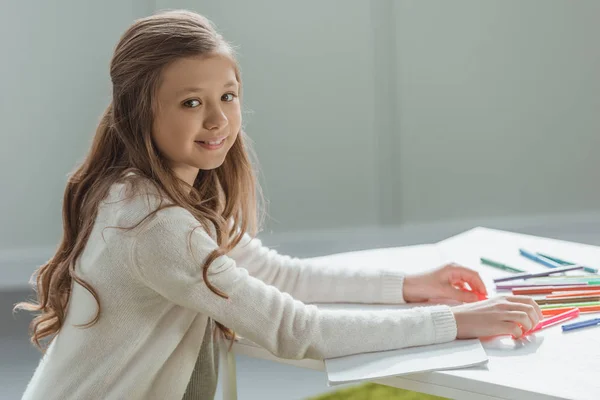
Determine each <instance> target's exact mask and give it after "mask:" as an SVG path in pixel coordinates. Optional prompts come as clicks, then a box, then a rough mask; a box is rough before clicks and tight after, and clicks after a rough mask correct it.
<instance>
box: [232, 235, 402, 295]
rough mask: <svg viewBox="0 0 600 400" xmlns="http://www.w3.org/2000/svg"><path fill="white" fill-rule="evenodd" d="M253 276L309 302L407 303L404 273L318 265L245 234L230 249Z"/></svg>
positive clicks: (391, 270)
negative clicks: (269, 246) (278, 251)
mask: <svg viewBox="0 0 600 400" xmlns="http://www.w3.org/2000/svg"><path fill="white" fill-rule="evenodd" d="M229 256H230V257H231V258H233V259H234V260H235V261H236V263H237V264H238V266H240V267H243V268H245V269H247V270H248V272H249V273H250V275H251V276H253V277H255V278H258V279H260V280H262V281H263V282H265V283H267V284H268V285H273V286H275V287H276V288H278V289H279V290H281V291H282V292H286V293H289V294H290V295H291V296H292V297H293V298H295V299H298V300H301V301H304V302H307V303H338V302H343V303H383V304H398V303H404V302H405V301H404V297H403V295H402V290H403V285H404V274H403V273H402V272H400V271H398V270H394V269H390V268H388V269H386V268H382V267H379V266H376V265H371V266H368V267H366V268H349V267H346V268H344V267H339V266H331V267H328V266H325V265H317V264H315V263H314V262H312V261H311V260H303V259H299V258H292V257H289V256H286V255H282V254H278V253H277V251H275V250H273V249H269V248H267V247H265V246H264V245H263V244H262V242H261V241H260V240H259V239H256V238H251V237H250V236H249V235H248V234H245V235H244V237H243V239H242V241H241V242H240V243H239V244H238V245H237V246H236V247H235V248H234V249H233V250H232V251H231V252H230V253H229Z"/></svg>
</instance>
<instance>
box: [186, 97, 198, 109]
mask: <svg viewBox="0 0 600 400" xmlns="http://www.w3.org/2000/svg"><path fill="white" fill-rule="evenodd" d="M199 105H200V102H199V101H198V100H196V99H191V100H186V101H184V102H183V106H184V107H188V108H196V107H198V106H199Z"/></svg>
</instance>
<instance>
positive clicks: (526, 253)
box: [519, 249, 563, 268]
mask: <svg viewBox="0 0 600 400" xmlns="http://www.w3.org/2000/svg"><path fill="white" fill-rule="evenodd" d="M519 253H521V255H522V256H523V257H527V258H529V259H530V260H532V261H535V262H536V263H538V264H542V265H545V266H546V267H548V268H559V267H562V266H563V265H562V264H559V263H557V262H554V261H552V260H549V259H547V258H546V257H542V256H539V255H537V254H534V253H531V252H529V251H527V250H523V249H519Z"/></svg>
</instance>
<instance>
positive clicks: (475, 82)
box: [0, 0, 600, 258]
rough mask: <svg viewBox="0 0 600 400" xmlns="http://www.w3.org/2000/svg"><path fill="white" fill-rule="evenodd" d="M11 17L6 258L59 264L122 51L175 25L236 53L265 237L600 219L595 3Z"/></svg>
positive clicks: (1, 170)
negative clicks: (75, 188) (454, 223)
mask: <svg viewBox="0 0 600 400" xmlns="http://www.w3.org/2000/svg"><path fill="white" fill-rule="evenodd" d="M2 7H3V9H2V12H1V13H0V33H1V35H0V46H1V48H2V49H3V55H4V57H3V60H4V62H3V63H2V65H1V67H0V68H2V73H1V74H0V90H1V93H2V97H1V99H2V100H1V101H2V103H1V107H0V120H1V121H2V122H3V129H2V131H1V133H0V135H1V138H2V146H1V147H0V149H1V152H2V154H1V155H2V157H0V180H1V185H2V186H1V187H2V196H0V209H1V210H3V211H2V212H1V213H0V227H1V228H0V250H7V249H15V248H29V247H42V248H43V247H45V246H50V248H51V247H53V246H55V245H56V242H57V241H58V239H59V237H60V229H61V228H60V224H61V216H60V205H61V196H62V191H63V189H64V184H65V181H66V175H67V173H68V172H69V171H71V170H72V169H73V167H74V165H75V163H76V162H78V161H79V160H81V158H82V157H83V156H84V154H85V151H86V150H87V148H88V145H89V143H90V140H91V136H92V134H93V131H94V128H95V126H96V123H97V121H98V118H99V115H100V113H101V112H102V110H103V109H104V107H105V105H106V103H107V101H108V97H109V93H110V88H109V80H108V62H109V59H110V55H111V52H112V49H113V47H114V45H115V44H116V42H117V40H118V37H119V35H120V34H121V33H122V31H123V30H124V29H125V27H126V26H127V25H129V24H130V23H131V22H132V21H133V19H134V18H136V17H139V16H142V15H147V14H148V13H150V12H151V10H153V9H164V8H179V7H185V8H190V9H195V10H197V11H199V12H201V13H204V14H205V15H207V16H208V17H209V18H211V19H212V20H213V21H214V22H215V23H216V24H217V26H218V28H219V29H220V30H221V31H222V32H223V34H224V35H225V37H226V38H228V39H229V40H231V41H232V42H234V44H236V45H238V46H239V52H240V61H241V65H242V70H243V71H242V72H243V78H244V84H245V99H244V100H245V103H244V105H245V108H246V115H245V118H246V129H247V131H248V132H249V134H250V135H251V137H252V138H253V139H254V141H255V147H256V150H257V152H258V155H259V159H260V161H261V168H262V171H263V177H262V178H263V183H264V190H265V193H266V195H267V198H268V199H269V200H270V205H269V209H268V210H269V213H270V216H271V220H270V222H269V226H268V228H269V229H272V230H274V231H296V230H305V229H311V230H319V229H325V228H332V229H333V228H344V227H357V228H358V227H364V226H373V225H377V224H380V223H381V224H402V223H420V222H428V221H433V220H436V221H438V220H451V219H457V220H461V219H472V218H479V217H487V216H499V217H503V216H519V215H529V216H531V215H535V214H538V213H543V214H554V213H570V212H575V211H577V212H579V211H589V210H598V207H597V204H599V200H600V189H599V185H597V184H595V181H596V179H595V178H596V174H597V173H596V171H598V170H600V168H599V167H600V159H599V158H598V157H593V153H594V152H595V151H596V149H599V148H600V143H599V141H600V136H599V135H598V134H597V132H598V130H599V128H600V121H599V119H598V115H599V114H598V112H597V110H599V109H600V90H599V89H600V87H599V85H600V79H599V78H600V76H599V74H600V65H599V64H600V47H598V46H597V43H596V42H597V38H598V37H600V24H598V23H597V21H598V17H600V3H598V2H597V1H594V0H588V1H584V0H580V1H577V2H568V1H558V0H554V1H550V0H535V1H534V0H531V1H528V2H520V1H499V0H498V1H487V2H479V1H476V0H463V1H452V2H446V1H432V0H428V1H392V0H377V1H376V0H372V1H365V0H352V1H348V0H336V1H331V0H327V1H321V0H310V1H303V2H282V1H277V0H260V1H259V0H254V1H252V2H249V1H244V0H228V1H205V2H200V1H190V0H188V1H176V0H157V1H150V0H147V1H144V0H135V1H132V0H130V1H116V0H112V1H104V2H101V3H99V2H78V1H74V0H72V1H64V0H63V1H61V2H58V3H53V4H50V3H47V2H37V3H36V4H35V6H34V5H33V4H32V3H31V2H16V1H14V2H12V1H11V2H5V3H4V4H3V6H2ZM0 258H1V257H0Z"/></svg>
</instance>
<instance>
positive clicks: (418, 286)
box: [402, 264, 487, 303]
mask: <svg viewBox="0 0 600 400" xmlns="http://www.w3.org/2000/svg"><path fill="white" fill-rule="evenodd" d="M402 294H403V296H404V300H405V301H406V302H407V303H417V302H425V301H428V300H431V299H449V300H457V301H460V302H473V301H477V300H483V299H486V298H487V290H486V288H485V285H484V284H483V281H482V280H481V277H480V276H479V274H478V273H477V272H475V271H473V270H472V269H469V268H465V267H462V266H460V265H457V264H448V265H445V266H443V267H441V268H438V269H436V270H434V271H430V272H426V273H423V274H419V275H408V276H406V277H405V278H404V289H403V293H402Z"/></svg>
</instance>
